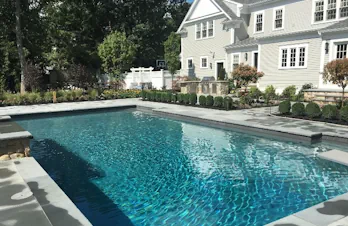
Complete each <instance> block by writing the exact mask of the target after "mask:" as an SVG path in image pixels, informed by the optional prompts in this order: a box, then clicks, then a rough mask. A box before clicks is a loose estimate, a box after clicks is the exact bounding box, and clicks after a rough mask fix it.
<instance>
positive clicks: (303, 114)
mask: <svg viewBox="0 0 348 226" xmlns="http://www.w3.org/2000/svg"><path fill="white" fill-rule="evenodd" d="M279 113H280V116H284V117H289V118H297V119H305V120H311V121H319V122H327V123H334V124H339V125H348V105H346V106H343V107H342V108H340V109H339V108H338V107H337V106H335V105H330V104H328V105H325V106H323V107H322V108H320V106H319V105H318V104H316V103H314V102H310V103H308V104H307V105H306V106H305V105H304V104H303V103H300V102H298V103H295V104H293V105H291V102H290V101H288V100H286V101H283V102H281V103H280V105H279Z"/></svg>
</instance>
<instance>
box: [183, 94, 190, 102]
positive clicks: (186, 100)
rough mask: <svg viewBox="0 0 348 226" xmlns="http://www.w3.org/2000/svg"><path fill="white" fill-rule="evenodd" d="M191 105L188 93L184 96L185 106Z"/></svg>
mask: <svg viewBox="0 0 348 226" xmlns="http://www.w3.org/2000/svg"><path fill="white" fill-rule="evenodd" d="M189 103H190V94H188V93H186V94H184V104H189Z"/></svg>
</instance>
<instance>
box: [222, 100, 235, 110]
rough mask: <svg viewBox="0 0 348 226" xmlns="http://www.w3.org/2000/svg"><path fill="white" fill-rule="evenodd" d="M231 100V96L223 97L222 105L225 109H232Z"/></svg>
mask: <svg viewBox="0 0 348 226" xmlns="http://www.w3.org/2000/svg"><path fill="white" fill-rule="evenodd" d="M232 104H233V100H232V98H231V97H225V98H224V107H225V109H226V110H227V111H229V110H232V107H233V105H232Z"/></svg>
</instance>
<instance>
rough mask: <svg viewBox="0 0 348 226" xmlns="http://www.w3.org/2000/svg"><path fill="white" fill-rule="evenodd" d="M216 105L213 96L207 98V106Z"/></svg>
mask: <svg viewBox="0 0 348 226" xmlns="http://www.w3.org/2000/svg"><path fill="white" fill-rule="evenodd" d="M213 105H214V97H213V96H210V95H209V96H207V106H208V107H212V106H213Z"/></svg>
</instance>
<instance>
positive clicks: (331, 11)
mask: <svg viewBox="0 0 348 226" xmlns="http://www.w3.org/2000/svg"><path fill="white" fill-rule="evenodd" d="M327 19H328V20H332V19H336V0H328V5H327Z"/></svg>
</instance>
